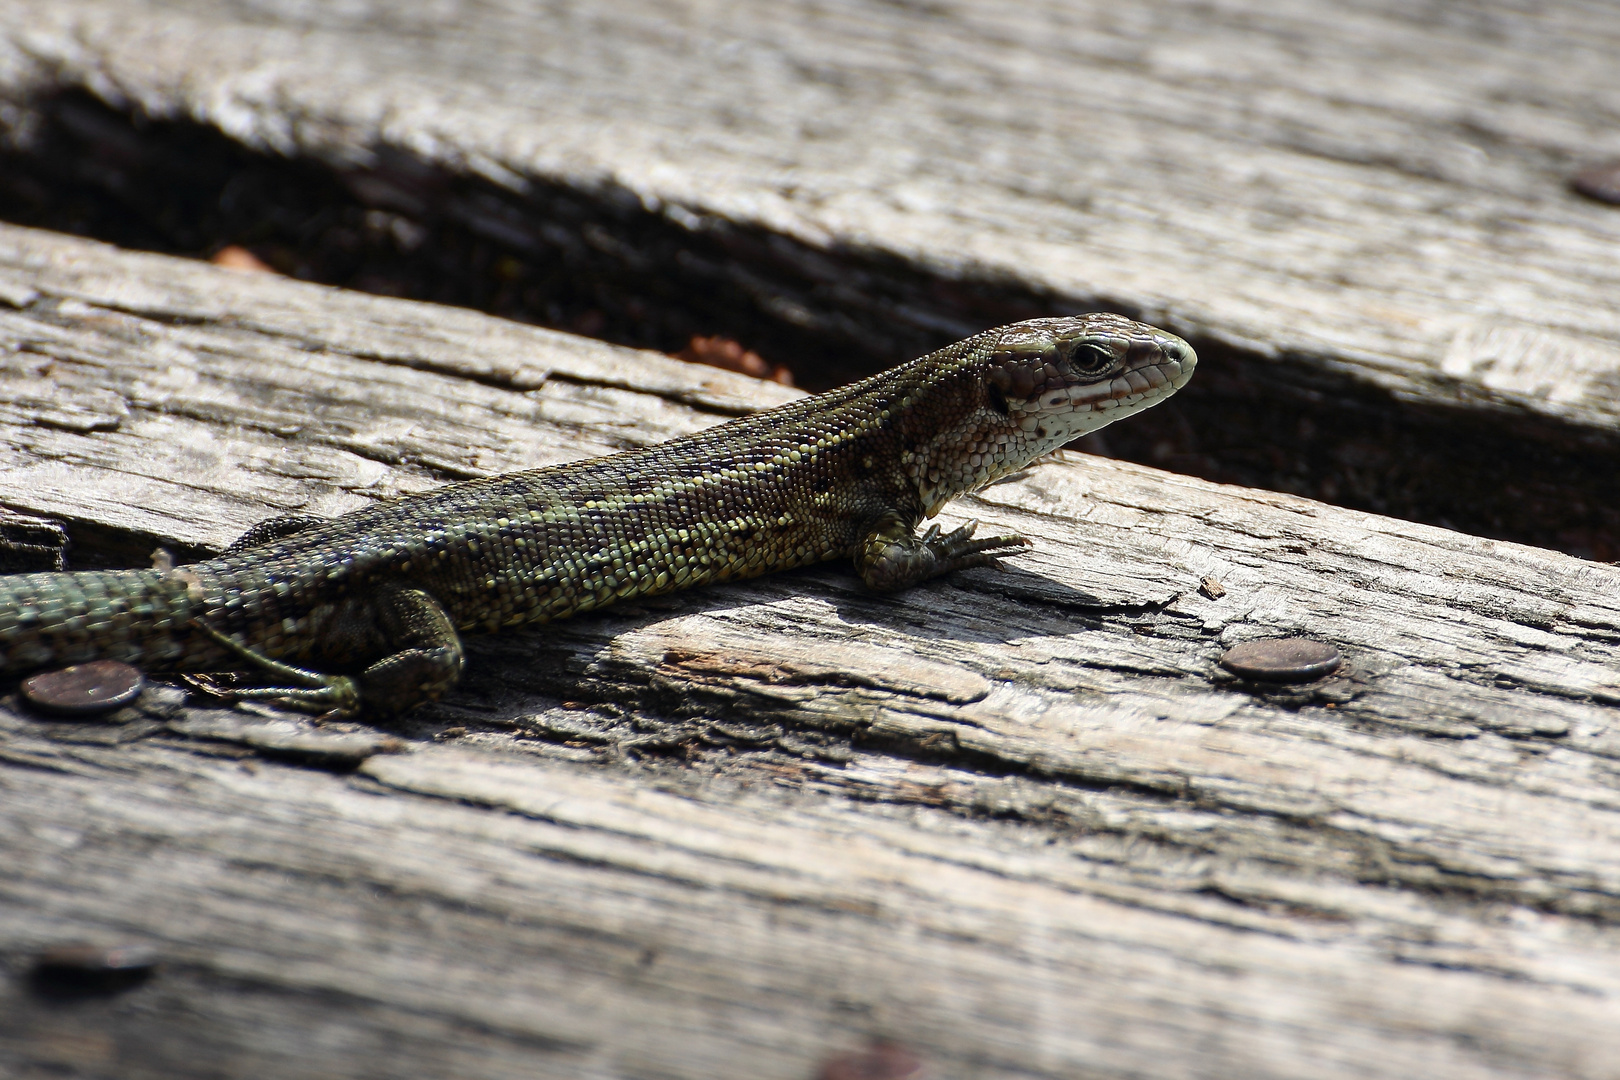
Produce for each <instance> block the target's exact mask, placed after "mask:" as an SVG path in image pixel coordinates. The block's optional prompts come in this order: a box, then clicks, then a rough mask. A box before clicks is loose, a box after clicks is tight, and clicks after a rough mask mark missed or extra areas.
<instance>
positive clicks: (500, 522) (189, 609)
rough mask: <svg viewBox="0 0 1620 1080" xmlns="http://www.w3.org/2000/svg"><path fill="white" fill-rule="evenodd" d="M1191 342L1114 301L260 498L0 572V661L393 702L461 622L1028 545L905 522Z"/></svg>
mask: <svg viewBox="0 0 1620 1080" xmlns="http://www.w3.org/2000/svg"><path fill="white" fill-rule="evenodd" d="M1195 363H1196V357H1195V356H1194V354H1193V351H1192V349H1191V348H1190V347H1189V346H1188V345H1187V344H1186V342H1184V341H1182V340H1181V339H1180V338H1177V337H1175V336H1173V335H1171V334H1167V333H1165V332H1163V331H1161V330H1156V329H1154V328H1153V327H1150V326H1146V325H1144V324H1142V323H1137V322H1132V321H1130V320H1128V319H1125V318H1122V317H1120V316H1117V315H1107V314H1092V315H1081V316H1076V317H1072V318H1061V319H1036V320H1032V321H1030V322H1024V323H1016V324H1014V325H1012V326H1006V327H1001V328H999V329H996V330H989V331H986V332H985V333H982V334H978V335H976V336H974V337H971V338H968V339H967V340H965V341H960V342H958V343H956V344H955V345H952V346H950V347H949V348H946V349H941V350H940V351H939V352H936V353H931V354H930V355H928V356H925V357H922V358H921V359H918V360H914V361H912V362H911V363H909V364H902V365H901V366H899V367H896V368H893V369H891V370H889V371H885V372H883V373H881V374H878V375H874V376H872V377H871V378H869V379H865V380H863V381H862V382H859V383H855V384H854V385H851V386H846V387H843V388H840V389H837V390H833V391H830V392H828V393H825V394H821V395H818V396H816V397H811V398H805V399H803V400H801V401H796V402H793V403H791V404H788V405H784V406H782V407H781V408H777V409H772V410H770V411H769V412H762V413H756V414H754V415H753V416H748V417H744V418H743V419H740V420H734V421H732V422H731V423H728V424H723V425H721V426H719V427H715V428H711V429H709V430H707V431H703V432H700V433H698V434H696V435H690V436H687V437H685V438H682V439H676V440H674V441H672V442H667V443H663V444H661V445H659V446H653V447H648V448H646V449H642V450H633V451H629V452H627V453H622V454H615V455H612V456H610V457H605V458H598V459H595V460H591V461H581V462H574V463H570V464H567V465H557V466H553V467H551V468H546V469H536V470H533V471H530V472H522V473H513V474H510V475H507V476H497V477H492V478H489V479H486V480H471V481H467V482H464V483H457V484H450V485H447V486H445V487H442V488H438V489H436V490H434V491H430V492H426V493H424V494H421V495H416V496H413V497H410V498H405V499H400V500H398V501H396V502H390V503H384V504H379V505H377V506H373V507H369V508H367V509H364V510H359V511H356V512H355V513H352V514H347V515H345V516H343V517H340V518H335V519H331V520H323V519H318V518H283V519H276V520H273V521H270V522H266V523H264V524H262V525H260V526H258V527H256V528H255V529H253V530H252V531H250V532H249V533H248V534H247V535H246V536H244V537H243V538H242V539H241V540H239V541H238V542H237V543H236V544H234V545H232V547H231V548H230V549H229V550H227V551H226V552H225V553H224V554H222V555H220V556H219V557H218V558H214V559H209V560H207V561H205V562H200V563H195V564H192V565H190V566H185V567H179V568H174V569H168V570H161V569H159V570H127V571H84V572H75V573H47V574H19V575H14V576H9V577H0V671H3V672H6V673H12V674H20V673H24V672H27V671H31V670H34V669H37V668H42V667H48V666H61V665H65V664H72V663H82V662H84V661H87V660H93V659H101V658H111V659H117V660H123V661H126V662H129V663H132V664H135V665H136V666H138V667H141V668H144V669H145V670H147V671H192V672H204V671H219V670H224V669H229V668H233V667H234V668H240V667H241V666H243V665H242V661H243V659H244V658H247V659H249V660H251V661H252V662H253V663H255V664H256V665H257V666H260V667H263V668H266V669H268V670H270V671H272V672H273V673H275V674H276V675H277V676H278V678H279V681H282V682H285V683H288V684H290V685H283V686H276V687H272V688H266V689H263V690H258V691H252V692H250V693H252V694H254V695H256V696H266V697H274V698H277V699H280V700H283V701H287V702H290V703H293V704H297V705H301V706H304V707H307V708H318V709H332V710H336V711H338V712H340V713H354V712H357V711H361V710H362V709H363V710H365V711H369V712H372V713H376V714H385V715H386V714H389V713H396V712H400V711H403V710H405V709H408V708H410V707H412V706H413V705H416V704H418V703H420V702H422V701H426V700H430V699H433V698H436V697H438V696H439V695H440V694H442V693H443V692H444V691H445V690H447V689H448V688H449V687H451V686H453V685H454V684H455V682H456V680H457V678H459V676H460V674H461V666H462V652H461V640H460V635H461V634H465V633H472V632H494V631H497V630H500V629H503V628H505V627H514V626H522V625H525V624H530V623H544V622H549V621H551V620H552V619H561V618H566V617H568V616H571V615H577V614H580V613H582V612H586V611H591V610H594V609H596V608H600V607H603V606H606V605H607V604H611V603H613V602H615V601H616V600H620V599H623V598H625V597H630V596H646V595H652V594H656V593H663V592H671V591H673V590H675V589H685V588H690V587H692V586H696V585H704V584H708V583H710V582H716V581H729V580H733V579H736V578H746V577H753V576H754V575H756V574H763V573H767V572H769V571H772V570H783V569H787V568H789V567H794V566H803V565H805V564H807V563H814V562H820V561H822V560H826V559H853V560H854V563H855V568H856V570H857V571H858V572H859V573H860V574H861V576H862V578H863V579H864V580H865V581H866V583H867V585H869V586H870V587H872V588H874V589H877V590H880V591H889V590H894V589H902V588H906V587H908V586H910V585H914V584H916V583H918V582H920V581H924V580H926V579H928V578H931V577H935V576H937V575H939V574H943V573H947V572H949V571H951V570H956V569H961V568H963V567H969V566H987V565H994V564H995V563H996V561H997V558H998V557H999V556H1002V555H1006V554H1010V553H1012V552H1014V551H1015V550H1016V549H1018V548H1019V547H1022V546H1023V545H1024V544H1025V543H1026V541H1024V540H1023V539H1022V538H1021V537H1016V536H998V537H992V538H988V539H979V540H975V539H973V538H972V526H971V525H970V526H967V527H965V528H962V529H957V530H956V531H954V532H951V533H948V534H946V535H943V536H941V535H939V533H938V530H937V529H933V530H930V531H929V532H928V533H926V534H925V535H923V536H920V537H919V536H917V535H916V533H915V530H916V528H917V526H918V524H919V523H920V522H922V521H923V520H925V519H927V518H931V517H933V516H934V515H935V514H936V513H937V512H938V511H939V509H940V507H942V506H943V505H944V504H945V503H946V502H947V501H948V500H950V499H951V498H954V497H955V496H957V495H960V494H963V493H965V492H969V491H973V490H975V489H977V488H980V487H983V486H984V485H985V484H987V483H989V482H991V481H992V480H995V479H997V478H998V477H1001V476H1005V475H1007V474H1008V473H1012V472H1015V471H1017V470H1019V469H1022V468H1023V467H1024V466H1026V465H1028V464H1029V463H1030V462H1031V461H1033V460H1034V459H1036V458H1038V457H1040V456H1041V455H1043V454H1046V453H1049V452H1050V451H1052V450H1054V449H1056V448H1058V447H1060V446H1062V445H1063V444H1064V443H1066V442H1068V441H1069V440H1071V439H1073V438H1076V437H1077V436H1080V435H1083V434H1085V433H1087V432H1089V431H1095V430H1096V429H1097V428H1100V427H1102V426H1103V425H1104V424H1107V423H1110V422H1111V421H1113V420H1116V419H1119V418H1120V417H1122V416H1128V415H1130V414H1132V413H1134V412H1138V411H1140V410H1142V409H1144V408H1147V407H1149V406H1151V405H1154V404H1157V403H1158V402H1159V401H1162V400H1164V399H1165V398H1166V397H1168V396H1169V395H1170V394H1171V393H1173V392H1174V391H1175V390H1177V389H1179V388H1180V387H1181V386H1182V385H1183V384H1184V383H1185V382H1186V381H1187V379H1188V378H1189V377H1190V376H1191V375H1192V370H1193V366H1194V364H1195ZM272 661H278V662H279V663H274V662H272ZM291 665H296V667H293V666H291Z"/></svg>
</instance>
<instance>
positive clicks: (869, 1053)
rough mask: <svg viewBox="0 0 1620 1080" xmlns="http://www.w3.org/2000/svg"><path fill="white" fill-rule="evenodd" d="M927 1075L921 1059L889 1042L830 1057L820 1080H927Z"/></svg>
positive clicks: (819, 1075)
mask: <svg viewBox="0 0 1620 1080" xmlns="http://www.w3.org/2000/svg"><path fill="white" fill-rule="evenodd" d="M924 1076H925V1074H924V1072H923V1062H922V1059H921V1058H919V1057H918V1056H917V1055H916V1054H913V1053H912V1052H911V1051H910V1050H907V1049H906V1048H905V1047H903V1046H901V1045H900V1044H898V1043H892V1042H888V1041H886V1040H879V1041H877V1042H874V1043H873V1044H872V1045H871V1046H869V1047H867V1048H866V1049H865V1050H860V1051H857V1052H855V1053H851V1054H838V1055H837V1056H835V1057H832V1058H829V1059H828V1060H827V1061H825V1062H824V1063H823V1064H822V1066H821V1072H820V1073H819V1074H818V1077H819V1080H924Z"/></svg>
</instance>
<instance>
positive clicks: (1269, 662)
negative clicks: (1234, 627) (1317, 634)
mask: <svg viewBox="0 0 1620 1080" xmlns="http://www.w3.org/2000/svg"><path fill="white" fill-rule="evenodd" d="M1341 662H1343V657H1341V656H1340V655H1339V650H1338V649H1335V648H1334V647H1333V646H1332V645H1329V644H1328V643H1327V642H1325V641H1313V640H1312V639H1310V638H1271V639H1270V640H1267V641H1245V642H1244V643H1243V644H1241V645H1234V646H1233V647H1232V648H1230V649H1227V650H1226V652H1225V653H1223V654H1222V655H1221V667H1223V668H1225V669H1226V670H1227V671H1230V672H1231V673H1232V674H1234V675H1239V676H1242V677H1243V678H1245V679H1258V680H1260V681H1262V682H1290V683H1295V682H1311V681H1312V680H1314V679H1320V678H1322V676H1324V675H1331V674H1333V673H1334V672H1335V671H1337V670H1338V668H1339V664H1340V663H1341Z"/></svg>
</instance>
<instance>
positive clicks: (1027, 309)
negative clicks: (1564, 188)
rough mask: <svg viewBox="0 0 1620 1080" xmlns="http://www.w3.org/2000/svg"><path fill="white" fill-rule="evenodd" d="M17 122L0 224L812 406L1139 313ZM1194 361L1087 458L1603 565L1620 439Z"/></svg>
mask: <svg viewBox="0 0 1620 1080" xmlns="http://www.w3.org/2000/svg"><path fill="white" fill-rule="evenodd" d="M23 115H25V116H26V117H27V122H26V123H22V124H20V125H16V126H14V128H13V129H12V131H11V141H10V143H9V144H8V145H7V146H6V147H5V148H4V150H3V152H0V219H4V220H8V221H12V222H16V223H18V224H24V225H35V226H39V227H42V228H48V229H53V230H56V231H60V232H69V233H76V234H79V235H83V236H90V237H94V238H96V239H99V240H104V241H108V242H111V243H114V244H118V245H120V246H123V247H129V248H140V249H147V250H153V251H162V252H167V253H171V254H178V255H191V256H197V257H208V256H211V255H213V254H214V253H215V252H217V251H218V250H219V249H221V248H222V247H224V246H226V245H233V244H234V245H239V246H242V247H245V248H247V249H248V250H250V251H251V252H252V253H253V254H254V255H256V256H257V257H258V258H259V259H261V260H263V261H264V262H266V263H268V264H269V265H270V266H271V267H273V268H275V269H277V270H279V271H281V272H282V273H285V274H289V275H292V276H294V277H299V278H304V279H308V280H311V281H320V282H324V283H326V284H331V285H339V286H344V287H347V288H353V289H358V290H362V291H366V292H372V293H380V294H384V295H390V296H402V297H409V298H412V299H417V300H431V301H435V302H439V303H445V304H455V305H459V306H463V307H470V308H475V309H478V310H482V311H487V312H490V313H493V314H496V315H501V316H504V317H507V318H512V319H517V320H520V321H524V322H530V323H538V324H541V325H545V326H551V327H556V328H558V329H563V330H569V331H572V332H575V333H580V334H585V335H588V336H592V337H598V338H602V339H605V340H608V341H613V342H618V343H621V344H626V345H633V346H639V347H644V348H653V349H658V350H661V351H664V352H675V351H678V350H680V349H682V348H683V347H685V346H686V345H687V344H688V343H689V342H690V341H691V339H692V338H693V337H694V336H696V335H719V336H723V337H724V338H727V339H730V340H733V341H736V342H740V343H741V344H742V346H744V347H746V348H748V349H751V350H754V351H755V352H757V353H759V354H760V355H761V356H763V357H764V359H765V361H766V362H768V363H773V364H786V365H788V366H789V367H790V368H791V369H792V372H793V375H794V377H795V379H796V381H797V382H798V384H799V385H800V386H804V387H807V388H809V389H813V390H814V389H824V388H827V387H830V386H834V385H838V384H840V383H843V382H847V381H850V380H852V379H856V378H859V377H861V376H863V375H867V374H870V373H871V372H873V371H876V370H879V369H881V368H884V367H887V366H889V365H891V364H894V363H898V362H901V361H903V360H907V359H910V358H911V357H913V356H918V355H921V354H922V353H925V352H927V351H929V350H931V349H934V348H937V347H939V346H940V345H943V344H946V343H948V342H950V341H953V340H955V339H956V338H958V337H962V336H965V335H967V334H970V333H973V332H975V331H977V330H980V329H983V328H984V327H986V326H992V325H996V324H998V323H1004V322H1012V321H1016V320H1018V319H1025V318H1033V317H1038V316H1042V315H1054V314H1067V313H1074V312H1076V311H1084V310H1095V309H1099V308H1108V309H1112V310H1120V311H1122V312H1123V313H1124V314H1127V315H1131V314H1137V313H1135V312H1133V311H1131V310H1130V309H1129V307H1128V306H1125V305H1120V304H1117V303H1113V302H1110V301H1109V300H1108V298H1106V297H1062V296H1056V295H1052V294H1049V293H1043V292H1040V291H1037V290H1033V289H1030V288H1029V287H1027V286H1026V285H1023V284H1020V283H1018V282H1016V281H1012V280H984V279H979V280H952V279H946V278H943V277H940V276H938V275H936V274H930V273H928V272H926V271H923V270H920V269H918V268H917V267H916V266H914V265H911V264H909V263H906V262H905V261H903V260H901V259H898V258H896V257H894V256H890V255H886V254H883V253H881V252H873V251H870V250H865V249H860V250H856V249H850V248H840V247H836V246H834V247H832V248H828V249H817V248H812V247H810V246H808V245H806V244H803V243H801V242H799V241H796V240H793V239H791V238H789V237H785V236H782V235H779V234H775V233H770V232H766V231H764V230H761V229H759V228H755V227H751V226H745V225H739V224H736V223H734V222H731V221H728V220H725V219H722V218H718V217H714V216H709V215H701V214H696V213H693V212H690V211H688V210H685V209H681V208H660V207H649V206H646V205H644V204H643V203H642V201H641V200H640V199H639V198H638V197H637V196H635V195H634V194H633V193H631V192H629V191H626V190H624V189H622V188H617V187H613V186H604V187H600V188H594V189H581V188H571V187H567V186H564V185H562V184H558V183H555V182H551V181H546V180H542V179H530V180H528V181H527V182H526V185H525V187H524V190H522V191H514V190H510V189H508V188H504V187H501V186H498V185H496V184H494V183H492V182H491V181H488V180H485V179H483V178H481V177H476V176H469V175H464V174H457V173H453V172H450V171H448V170H447V169H445V168H443V167H441V166H439V165H436V164H434V163H431V162H428V161H425V160H423V159H422V158H420V157H416V156H414V155H412V154H409V153H407V152H404V151H401V150H398V149H394V148H386V147H385V148H380V149H379V150H378V151H377V154H376V159H375V164H374V166H373V167H371V168H368V169H363V170H359V169H350V170H343V169H337V168H334V167H331V166H328V165H326V164H323V163H321V162H318V161H314V160H307V159H306V160H291V159H286V158H282V157H279V156H276V155H274V154H269V153H264V152H260V151H255V150H252V149H250V148H248V147H245V146H243V145H241V144H239V143H236V142H234V141H232V140H231V139H229V138H228V137H226V136H225V135H224V134H222V133H220V132H219V131H217V130H216V129H214V128H211V127H208V126H206V125H202V124H198V123H194V122H191V121H185V120H155V119H151V118H146V117H142V116H139V115H128V114H126V113H123V112H119V111H117V110H115V109H112V108H109V107H108V106H107V105H105V104H103V103H102V102H101V101H99V100H98V99H96V98H94V97H93V96H91V95H89V94H88V93H85V92H83V91H78V90H70V91H64V92H61V93H59V94H56V95H54V96H51V97H48V98H44V99H42V100H38V101H35V102H33V103H32V104H31V106H30V108H29V110H25V112H24V113H23ZM1168 329H1171V330H1174V329H1176V327H1174V326H1170V327H1168ZM1193 344H1194V345H1195V346H1197V347H1198V349H1199V353H1200V357H1201V362H1200V365H1199V374H1198V377H1197V378H1195V379H1194V380H1193V382H1192V383H1191V385H1190V386H1189V387H1188V388H1187V389H1186V390H1184V391H1182V393H1180V394H1179V395H1177V397H1176V398H1175V399H1174V400H1173V401H1171V402H1170V403H1168V404H1166V405H1164V406H1162V407H1161V408H1159V409H1157V410H1155V411H1154V413H1153V414H1152V415H1151V416H1149V417H1147V418H1146V419H1144V420H1142V421H1139V422H1135V423H1131V424H1123V425H1119V426H1117V427H1113V428H1109V429H1108V430H1107V432H1106V433H1105V434H1104V437H1103V439H1102V440H1100V441H1097V440H1093V441H1092V442H1091V443H1090V444H1089V446H1088V447H1087V448H1089V449H1094V450H1095V449H1098V448H1106V452H1108V453H1110V454H1112V455H1113V456H1117V457H1121V458H1127V459H1130V460H1133V461H1140V462H1145V463H1147V464H1152V465H1158V466H1161V467H1164V468H1168V469H1173V470H1175V471H1178V472H1184V473H1190V474H1192V475H1196V476H1201V477H1205V478H1208V479H1212V480H1217V481H1221V482H1224V483H1235V484H1244V485H1248V486H1252V487H1260V488H1268V489H1272V490H1278V491H1287V492H1293V493H1296V494H1300V495H1305V496H1308V497H1311V498H1316V499H1321V500H1323V501H1326V502H1331V503H1337V504H1339V505H1342V506H1349V507H1354V508H1357V509H1364V510H1371V511H1374V512H1377V513H1381V514H1387V515H1390V516H1394V517H1400V518H1408V519H1411V520H1416V521H1423V522H1428V523H1431V524H1437V525H1443V526H1446V527H1449V528H1454V529H1458V530H1461V531H1464V532H1469V533H1475V534H1479V535H1484V536H1490V537H1496V538H1500V539H1508V540H1516V541H1520V542H1523V543H1529V544H1536V545H1539V546H1543V547H1551V548H1557V549H1561V550H1564V551H1567V552H1570V553H1572V554H1576V555H1580V556H1583V557H1586V558H1595V559H1600V560H1605V561H1612V560H1620V499H1616V497H1615V496H1616V493H1617V489H1620V485H1617V483H1616V481H1615V479H1614V478H1615V477H1616V476H1617V475H1620V435H1617V434H1615V433H1604V432H1594V431H1591V430H1589V429H1584V428H1579V427H1576V426H1574V425H1568V424H1562V423H1559V422H1558V421H1555V420H1550V419H1545V418H1540V417H1534V416H1530V415H1527V414H1524V413H1519V412H1512V411H1509V410H1506V409H1503V408H1501V407H1499V406H1496V405H1491V404H1481V405H1480V406H1479V407H1477V408H1469V409H1465V408H1460V407H1457V406H1436V405H1422V404H1415V403H1412V402H1409V401H1402V400H1398V399H1396V398H1395V397H1393V396H1392V395H1390V394H1387V393H1385V392H1383V391H1381V390H1378V389H1377V388H1374V387H1371V386H1368V385H1367V384H1365V383H1362V382H1359V381H1353V380H1350V379H1346V378H1343V377H1340V376H1337V375H1334V374H1331V373H1329V372H1327V371H1325V370H1324V368H1323V365H1321V364H1318V363H1313V362H1311V361H1310V360H1309V359H1308V358H1301V357H1294V358H1283V359H1280V360H1268V359H1262V358H1260V357H1258V356H1256V355H1254V354H1252V353H1245V352H1241V351H1238V350H1233V349H1229V348H1223V347H1221V346H1219V345H1217V344H1215V343H1213V342H1208V341H1199V340H1194V342H1193Z"/></svg>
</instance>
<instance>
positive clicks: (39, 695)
mask: <svg viewBox="0 0 1620 1080" xmlns="http://www.w3.org/2000/svg"><path fill="white" fill-rule="evenodd" d="M145 685H146V680H144V679H143V678H141V673H140V672H139V671H136V670H135V669H134V668H132V667H130V666H129V665H128V664H126V663H123V662H122V661H120V660H93V661H91V662H90V663H88V664H74V665H73V666H72V667H65V668H61V669H60V670H57V671H42V672H40V673H39V674H38V675H32V676H30V677H28V678H26V679H24V680H23V684H22V692H23V697H25V698H27V699H28V702H29V704H31V705H34V706H36V707H38V708H40V709H43V710H44V711H46V712H53V713H62V714H65V715H69V716H90V715H92V714H94V713H102V712H110V711H112V710H113V709H116V708H118V707H119V706H121V705H128V704H129V703H130V702H132V701H134V700H135V699H136V698H138V697H140V695H141V688H142V687H144V686H145Z"/></svg>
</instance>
